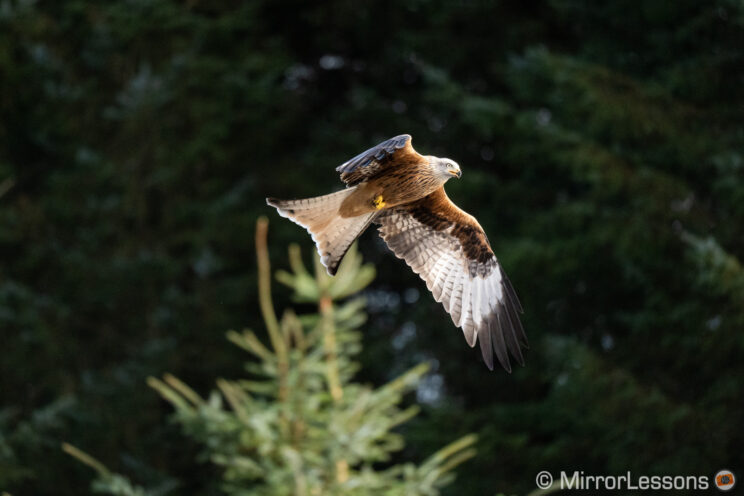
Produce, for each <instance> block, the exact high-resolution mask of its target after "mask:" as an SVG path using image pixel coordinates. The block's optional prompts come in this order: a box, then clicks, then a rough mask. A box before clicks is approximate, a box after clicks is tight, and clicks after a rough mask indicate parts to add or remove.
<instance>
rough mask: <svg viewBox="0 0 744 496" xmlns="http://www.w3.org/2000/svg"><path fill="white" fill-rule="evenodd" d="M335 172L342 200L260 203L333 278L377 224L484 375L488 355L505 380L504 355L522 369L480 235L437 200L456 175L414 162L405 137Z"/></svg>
mask: <svg viewBox="0 0 744 496" xmlns="http://www.w3.org/2000/svg"><path fill="white" fill-rule="evenodd" d="M336 170H337V171H338V172H340V173H341V180H342V181H344V182H345V183H346V186H347V187H346V189H344V190H342V191H339V192H337V193H331V194H330V195H324V196H317V197H315V198H305V199H301V200H277V199H274V198H267V199H266V203H268V204H269V205H271V206H273V207H276V209H277V211H278V212H279V215H281V216H282V217H286V218H288V219H290V220H292V221H293V222H296V223H297V224H299V225H301V226H302V227H304V228H305V229H307V231H308V232H309V233H310V236H312V238H313V241H315V244H316V246H317V248H318V253H319V254H320V260H321V262H322V263H323V265H324V266H325V267H326V269H327V270H328V273H329V274H331V275H334V274H335V273H336V270H337V269H338V265H339V263H340V262H341V259H342V258H343V256H344V255H345V254H346V251H347V250H348V249H349V246H351V244H352V243H353V242H354V240H355V239H356V238H357V237H359V235H360V234H362V232H364V230H365V229H366V228H367V227H368V226H369V225H370V224H371V223H372V222H374V223H376V224H379V226H380V228H379V232H380V236H382V239H384V240H385V242H386V243H387V245H388V247H390V249H391V250H392V251H393V253H395V255H396V256H397V257H399V258H402V259H403V260H405V262H406V263H407V264H408V265H409V266H410V267H411V268H412V269H413V271H414V272H415V273H417V274H418V275H419V276H421V278H422V279H423V280H424V281H425V282H426V287H427V288H428V289H429V291H431V292H432V294H433V295H434V299H435V300H436V301H438V302H440V303H441V304H442V305H443V306H444V309H445V310H446V311H447V312H449V314H450V315H451V317H452V321H453V322H454V323H455V325H456V326H458V327H460V328H462V330H463V333H464V334H465V340H466V341H467V342H468V344H469V345H470V346H471V347H472V346H475V342H476V340H477V341H478V342H479V343H480V348H481V352H482V354H483V359H484V361H485V362H486V365H487V366H488V368H489V369H491V370H493V354H494V352H495V354H496V358H497V359H498V361H499V362H500V363H501V365H502V366H503V367H504V368H505V369H506V370H507V371H509V372H511V365H510V363H509V354H508V353H507V350H508V352H510V353H511V354H512V355H513V356H514V358H516V360H517V362H519V363H520V364H521V365H524V359H523V357H522V351H521V349H520V346H524V347H527V337H526V335H525V333H524V329H523V328H522V324H521V322H520V320H519V315H518V314H519V313H522V312H523V310H522V305H521V304H520V303H519V299H518V298H517V295H516V293H515V292H514V288H513V287H512V284H511V282H509V278H508V277H506V274H505V273H504V271H503V270H502V269H501V266H500V265H499V263H498V261H497V260H496V256H495V255H494V254H493V251H492V250H491V245H490V244H489V242H488V238H486V233H485V232H483V228H482V227H481V226H480V224H478V221H477V220H475V217H473V216H471V215H468V214H467V213H465V212H464V211H462V210H460V209H459V208H458V207H457V206H456V205H455V204H454V203H452V202H451V201H450V199H449V198H448V197H447V194H446V193H445V192H444V183H446V182H447V181H448V180H449V179H451V178H452V177H458V178H459V177H460V176H461V175H462V172H461V171H460V166H459V165H457V163H456V162H454V161H453V160H450V159H448V158H437V157H432V156H422V155H419V154H418V153H417V152H416V151H415V150H414V149H413V147H412V146H411V137H410V136H409V135H407V134H403V135H400V136H396V137H395V138H391V139H389V140H387V141H383V142H382V143H380V144H379V145H377V146H375V147H373V148H370V149H369V150H367V151H366V152H363V153H360V154H359V155H357V156H356V157H354V158H352V159H351V160H349V161H348V162H345V163H344V164H342V165H340V166H339V167H337V168H336Z"/></svg>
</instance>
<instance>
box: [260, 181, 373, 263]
mask: <svg viewBox="0 0 744 496" xmlns="http://www.w3.org/2000/svg"><path fill="white" fill-rule="evenodd" d="M355 189H356V188H355V187H354V188H347V189H344V190H341V191H339V192H337V193H331V194H330V195H324V196H316V197H315V198H304V199H301V200H277V199H276V198H267V199H266V203H267V204H268V205H271V206H272V207H275V208H276V209H277V211H278V212H279V215H281V216H282V217H286V218H288V219H289V220H291V221H293V222H295V223H297V224H299V225H301V226H302V227H304V228H305V229H307V232H309V233H310V236H312V238H313V241H315V246H316V248H317V249H318V254H319V255H320V262H321V263H322V264H323V265H324V266H325V268H326V270H327V271H328V273H329V274H331V275H335V274H336V271H337V270H338V265H339V264H340V263H341V259H343V258H344V255H345V254H346V252H347V251H348V250H349V247H350V246H351V244H352V243H353V242H354V240H355V239H357V238H358V237H359V235H360V234H362V233H363V232H364V230H365V229H366V228H367V226H369V224H370V222H372V220H373V219H374V218H375V216H376V215H377V213H378V212H376V211H373V212H370V213H366V214H362V215H360V216H357V217H342V216H341V215H340V214H339V208H340V207H341V203H342V202H343V201H344V200H345V199H346V197H347V196H349V195H350V194H351V193H353V192H354V190H355Z"/></svg>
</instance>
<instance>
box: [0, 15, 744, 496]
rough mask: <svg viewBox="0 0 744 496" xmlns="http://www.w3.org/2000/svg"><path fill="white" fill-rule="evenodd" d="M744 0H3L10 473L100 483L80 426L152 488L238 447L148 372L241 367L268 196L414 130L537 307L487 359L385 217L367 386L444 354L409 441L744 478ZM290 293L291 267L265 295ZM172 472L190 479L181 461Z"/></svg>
mask: <svg viewBox="0 0 744 496" xmlns="http://www.w3.org/2000/svg"><path fill="white" fill-rule="evenodd" d="M743 111H744V3H742V2H741V1H740V0H713V1H709V2H701V1H699V0H679V1H675V2H670V1H667V0H648V1H643V2H637V1H630V0H614V1H611V2H583V1H578V0H542V1H534V2H522V1H518V0H451V1H425V0H406V1H400V2H392V1H380V2H351V1H348V2H347V1H337V2H323V3H318V4H317V5H312V4H311V3H306V2H292V1H272V0H256V1H251V2H239V1H229V0H225V1H216V2H204V1H199V0H190V1H183V2H176V1H166V0H162V1H155V0H131V1H119V2H108V1H100V2H96V1H75V0H68V1H33V0H2V1H0V343H2V346H1V347H0V350H1V353H2V354H1V355H0V490H7V491H9V492H11V493H13V494H16V495H23V494H33V495H59V496H66V495H80V494H84V491H85V490H86V489H85V488H87V487H89V481H90V478H91V473H90V471H89V470H88V469H87V468H86V467H85V466H83V465H82V464H80V463H78V462H77V461H75V460H74V459H72V458H70V457H68V456H67V455H65V454H64V453H63V452H62V451H61V450H60V443H61V442H63V441H67V442H70V443H72V444H74V445H76V446H78V447H79V448H81V449H83V450H84V451H86V452H89V453H91V454H93V455H95V456H96V457H97V458H99V459H100V460H101V461H103V462H104V463H105V464H106V465H107V466H109V467H110V468H112V469H114V470H116V471H118V472H121V473H124V474H127V475H129V476H131V477H132V478H133V479H134V480H136V481H138V482H139V483H142V484H146V485H151V486H157V485H161V487H172V486H173V484H178V485H177V487H176V489H174V490H173V494H180V493H182V494H217V493H219V490H218V487H219V484H220V475H219V471H220V469H219V468H215V467H214V466H211V465H209V464H206V463H204V462H203V459H202V458H200V452H201V447H200V445H199V444H198V443H196V442H194V441H192V440H189V439H188V438H186V437H184V436H183V434H182V433H181V430H180V428H179V426H177V425H174V424H173V423H172V422H170V421H169V420H168V419H169V416H170V415H171V412H172V408H171V407H170V405H168V404H167V403H166V402H164V401H163V400H162V399H161V397H160V396H159V395H158V394H156V393H155V392H154V391H153V390H152V389H151V388H149V387H147V385H146V384H145V380H146V378H147V377H148V376H162V374H164V373H166V372H171V373H173V374H175V375H177V376H178V377H180V378H181V379H182V380H183V381H185V382H186V383H188V384H189V385H190V386H191V387H193V388H194V389H195V390H196V391H199V392H200V393H206V392H208V391H209V390H210V389H211V388H213V384H214V381H215V379H216V378H218V377H226V378H234V377H240V376H241V375H242V374H243V373H244V372H243V368H242V367H243V364H242V362H243V361H244V356H243V354H242V353H241V352H240V351H239V350H238V349H236V347H234V346H231V345H230V344H229V343H228V342H227V341H226V340H225V332H226V331H227V330H229V329H238V330H239V329H242V328H244V327H251V328H253V329H254V330H256V332H257V334H258V335H259V336H262V338H264V337H265V334H264V333H263V329H264V326H263V324H262V320H261V315H260V312H259V310H258V304H257V293H256V278H257V273H256V262H255V250H254V248H253V238H254V227H255V224H256V220H257V218H258V216H259V215H262V214H267V215H269V216H270V219H271V228H270V235H269V242H270V252H271V258H272V262H273V266H274V268H286V266H287V262H286V246H287V245H288V244H289V243H290V242H299V243H300V244H301V245H302V246H303V247H304V248H305V249H304V253H305V256H306V257H307V259H306V261H308V262H309V261H310V259H309V255H308V254H309V252H310V250H309V247H310V245H311V241H310V239H309V236H308V235H307V234H306V233H305V232H304V231H303V230H302V229H300V228H299V227H297V226H295V225H294V224H291V223H290V222H288V221H287V220H285V219H279V217H278V216H276V214H275V212H273V210H272V209H270V208H269V207H267V206H266V205H265V203H264V197H266V196H269V195H271V196H278V197H304V196H314V195H318V194H321V193H326V192H330V191H333V190H336V189H340V187H341V183H340V181H339V180H338V178H337V174H336V173H335V171H334V168H335V167H336V166H337V165H338V164H340V163H342V162H343V161H344V160H346V159H348V158H349V157H352V156H354V155H355V154H357V153H358V152H360V151H362V150H364V149H366V148H368V147H370V146H372V145H374V144H376V143H377V142H379V141H381V140H382V139H384V138H387V137H390V136H394V135H397V134H400V133H410V134H411V135H413V137H414V142H413V144H414V146H415V147H416V149H417V150H418V151H419V152H422V153H424V154H433V155H438V156H446V157H450V158H452V159H454V160H456V161H458V162H459V163H460V165H461V166H462V169H463V177H462V179H461V180H459V181H450V182H449V183H448V185H447V189H448V192H449V195H450V197H451V198H452V199H453V200H454V201H455V202H456V203H457V204H458V205H460V206H461V207H462V208H463V209H465V210H467V211H469V212H470V213H472V214H473V215H475V216H476V217H477V218H478V219H479V221H480V223H481V224H482V225H483V227H484V228H485V230H486V232H487V233H488V235H489V237H490V240H491V244H492V246H493V248H494V250H495V251H496V253H497V255H498V257H499V258H500V260H501V262H502V263H503V265H504V267H505V270H506V272H507V273H508V274H509V276H510V278H511V280H512V281H513V283H514V286H515V287H516V289H517V292H518V294H519V296H520V298H521V300H522V303H523V305H524V307H525V310H526V311H525V314H524V317H523V322H524V325H525V329H526V331H527V334H528V336H529V338H530V343H531V349H530V350H529V351H528V352H527V354H526V360H527V365H526V367H524V368H518V369H517V370H515V372H514V373H512V374H511V375H509V374H506V373H505V372H503V371H500V370H499V371H495V372H493V373H491V372H489V371H488V370H487V369H486V367H485V366H484V365H483V363H482V362H481V361H480V359H479V357H478V355H479V352H478V350H477V349H476V350H472V349H470V348H468V346H467V345H466V343H465V341H464V339H463V337H462V333H461V332H460V331H459V330H457V329H455V328H454V327H453V326H452V323H451V320H450V319H449V317H447V316H446V314H445V313H444V311H443V310H442V309H441V307H440V305H438V304H437V303H435V302H434V301H433V299H432V297H431V295H430V294H428V292H427V291H426V288H425V286H424V284H423V283H422V282H421V281H420V280H419V279H418V278H417V276H416V275H415V274H413V273H412V272H411V271H410V270H408V269H407V268H406V267H405V265H404V263H403V262H402V261H400V260H398V259H396V258H394V257H393V256H392V255H391V254H390V253H389V251H388V250H387V249H386V248H385V247H384V246H383V244H382V243H381V242H380V241H379V240H378V238H377V235H376V233H375V232H374V229H372V230H371V231H370V232H368V233H367V234H365V235H364V237H363V239H362V242H361V243H360V250H361V252H362V254H363V255H364V258H365V260H366V261H368V262H372V263H373V264H374V265H375V266H376V268H377V278H376V279H375V281H374V282H373V283H372V284H371V285H370V286H369V287H368V288H367V289H366V290H365V292H364V295H365V296H366V299H367V303H368V307H367V313H368V314H369V319H368V321H367V322H366V323H365V324H364V325H363V326H362V331H363V332H362V345H363V350H362V353H361V355H360V357H359V359H360V362H361V368H360V370H359V372H357V374H356V380H357V381H360V382H362V383H369V384H373V385H381V384H384V383H386V382H387V381H388V380H390V379H392V378H393V377H396V376H398V375H400V374H401V373H403V372H404V371H406V370H408V369H410V368H411V367H413V366H414V365H416V364H418V363H420V362H428V363H429V364H430V366H431V367H432V371H431V372H430V373H429V374H428V375H427V376H425V377H424V378H423V380H422V382H421V383H420V384H419V387H418V389H417V391H416V394H415V395H411V396H410V397H408V399H407V400H406V401H408V402H409V403H418V404H420V405H421V406H422V408H423V412H422V414H421V415H419V416H418V417H416V418H415V419H414V420H412V421H410V422H408V423H406V424H405V425H404V426H403V427H401V428H399V430H398V432H400V433H401V434H403V435H404V436H405V438H406V440H407V443H406V448H405V449H404V450H403V451H402V452H400V453H398V454H397V455H396V459H397V460H409V459H410V460H421V459H423V458H425V456H427V455H428V454H430V453H432V452H433V451H435V450H436V449H438V448H440V447H441V446H443V445H445V444H447V443H450V442H452V441H454V440H455V439H457V438H459V437H461V436H463V435H465V434H467V433H476V434H478V436H479V441H478V446H477V448H478V455H477V456H476V457H475V458H473V459H471V460H469V461H468V462H466V463H465V464H463V465H461V466H459V467H458V468H457V473H458V478H457V481H456V482H455V483H454V484H452V485H450V486H449V487H447V488H446V490H445V494H448V495H452V496H454V495H481V494H484V495H485V494H494V493H497V492H504V493H507V494H510V493H520V494H521V493H526V492H529V491H531V490H533V489H534V488H535V484H534V478H535V474H536V473H537V472H539V471H540V470H551V471H557V470H561V469H565V470H571V471H573V470H584V471H585V472H586V473H590V474H621V473H625V472H626V471H627V470H631V471H633V472H634V473H637V474H639V475H640V474H647V475H653V474H701V475H712V474H714V473H715V472H716V471H717V470H718V469H721V468H724V467H725V468H729V469H731V470H733V471H734V472H735V473H736V474H737V475H739V477H744V455H743V454H742V449H741V448H742V446H744V429H742V426H744V401H742V394H741V393H742V384H744V360H742V356H744V332H743V331H744V271H743V270H742V267H741V260H742V257H744V235H743V234H742V232H743V228H744V152H743V150H744V119H743V118H742V115H744V114H743ZM274 293H275V294H274V297H275V300H276V304H277V307H279V308H283V307H286V306H288V305H290V296H291V295H290V293H289V291H281V290H279V289H278V288H275V292H274ZM174 481H175V482H174Z"/></svg>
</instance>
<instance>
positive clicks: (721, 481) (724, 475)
mask: <svg viewBox="0 0 744 496" xmlns="http://www.w3.org/2000/svg"><path fill="white" fill-rule="evenodd" d="M715 483H716V487H717V488H718V489H720V490H721V491H730V490H731V489H733V488H734V485H736V478H734V473H733V472H731V470H721V471H719V472H718V473H717V474H716V477H715Z"/></svg>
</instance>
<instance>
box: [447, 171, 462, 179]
mask: <svg viewBox="0 0 744 496" xmlns="http://www.w3.org/2000/svg"><path fill="white" fill-rule="evenodd" d="M447 172H449V173H450V174H452V175H453V176H455V177H456V178H457V179H460V178H461V177H462V171H461V170H460V169H450V170H448V171H447Z"/></svg>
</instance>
